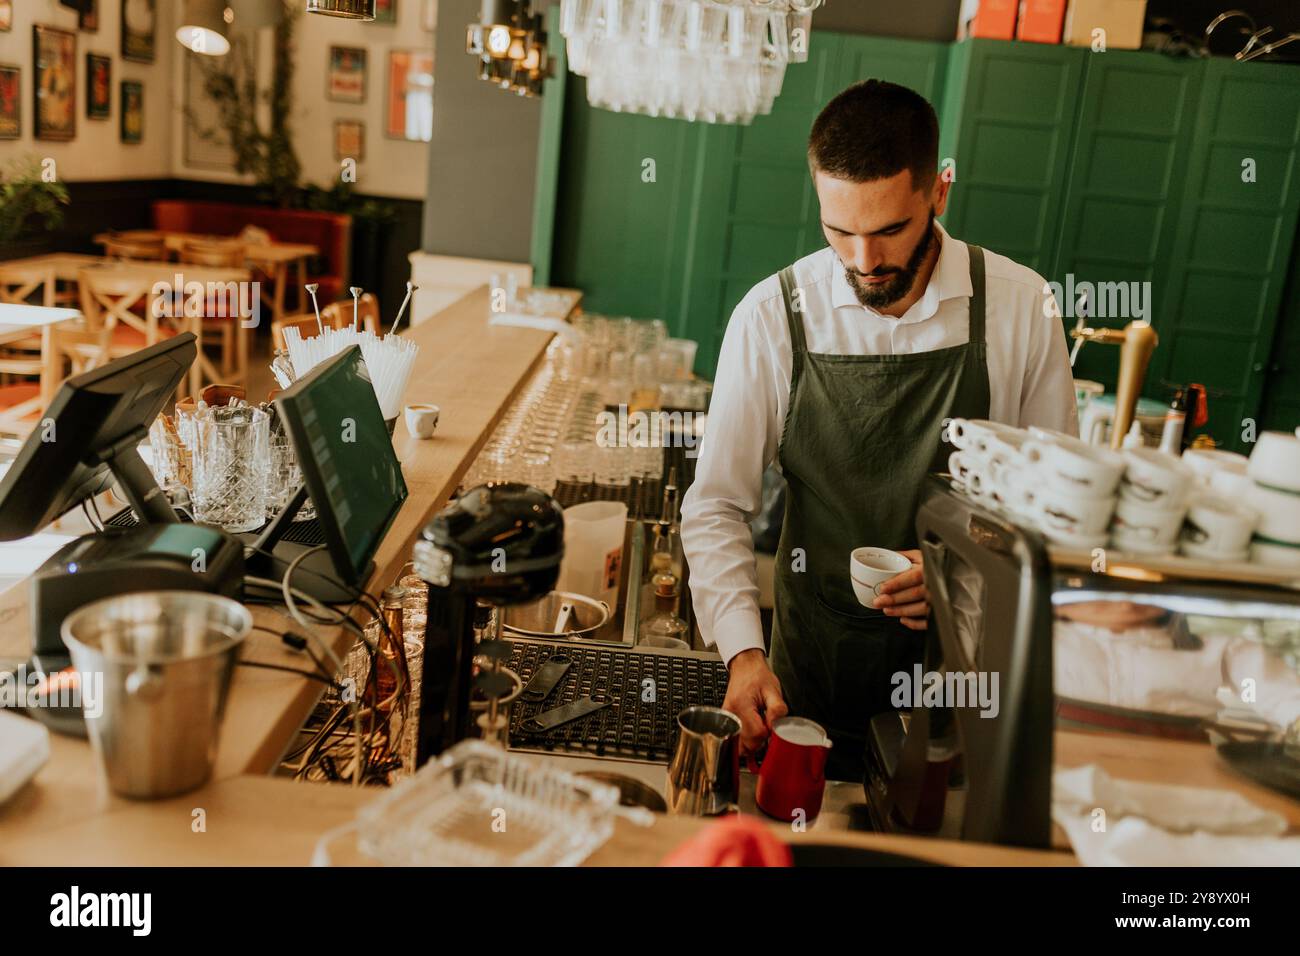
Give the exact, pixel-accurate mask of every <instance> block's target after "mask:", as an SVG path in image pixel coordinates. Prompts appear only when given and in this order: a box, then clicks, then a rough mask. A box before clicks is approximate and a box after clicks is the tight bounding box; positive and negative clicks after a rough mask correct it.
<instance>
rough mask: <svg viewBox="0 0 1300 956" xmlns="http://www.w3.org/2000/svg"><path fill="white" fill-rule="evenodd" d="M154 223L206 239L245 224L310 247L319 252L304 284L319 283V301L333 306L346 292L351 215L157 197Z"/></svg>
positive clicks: (234, 231) (231, 232)
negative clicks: (193, 233) (308, 244)
mask: <svg viewBox="0 0 1300 956" xmlns="http://www.w3.org/2000/svg"><path fill="white" fill-rule="evenodd" d="M153 225H154V228H155V229H159V230H163V231H166V232H196V233H201V234H203V235H209V236H234V235H238V234H239V232H240V231H241V230H242V229H243V228H244V227H245V226H257V227H258V228H259V229H265V230H266V231H267V232H268V233H270V234H271V238H272V239H274V240H276V241H277V242H305V243H310V244H311V245H313V246H315V247H316V248H318V249H319V250H320V255H319V256H318V257H316V258H315V259H312V260H308V264H307V278H308V281H309V282H318V283H320V292H319V293H317V295H318V297H319V300H320V301H321V302H333V301H334V300H335V299H340V298H342V297H343V295H344V293H345V292H346V291H347V285H348V282H347V278H348V260H349V257H350V256H351V252H352V217H351V216H349V215H346V214H344V213H334V212H312V211H309V210H303V209H276V208H274V207H272V206H235V205H231V204H229V203H223V202H205V201H202V200H193V199H160V200H158V201H157V202H155V203H154V204H153Z"/></svg>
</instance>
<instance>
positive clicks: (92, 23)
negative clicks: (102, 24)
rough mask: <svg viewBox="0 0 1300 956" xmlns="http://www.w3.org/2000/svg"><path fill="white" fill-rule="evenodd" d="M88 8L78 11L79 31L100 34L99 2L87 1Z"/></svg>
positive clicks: (97, 0)
mask: <svg viewBox="0 0 1300 956" xmlns="http://www.w3.org/2000/svg"><path fill="white" fill-rule="evenodd" d="M86 2H87V4H88V6H87V7H86V9H84V10H79V11H77V29H78V30H83V31H85V32H86V33H98V32H99V0H86Z"/></svg>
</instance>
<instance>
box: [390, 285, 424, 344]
mask: <svg viewBox="0 0 1300 956" xmlns="http://www.w3.org/2000/svg"><path fill="white" fill-rule="evenodd" d="M418 288H420V287H419V286H418V285H411V283H409V282H408V283H406V298H405V299H403V300H402V307H401V308H400V309H398V310H397V318H396V319H394V320H393V326H392V328H390V329H389V330H388V334H389V335H392V334H394V333H395V332H396V331H397V326H398V325H399V324H401V321H402V316H403V315H405V314H406V304H407V303H408V302H410V301H411V293H412V292H414V291H415V290H416V289H418Z"/></svg>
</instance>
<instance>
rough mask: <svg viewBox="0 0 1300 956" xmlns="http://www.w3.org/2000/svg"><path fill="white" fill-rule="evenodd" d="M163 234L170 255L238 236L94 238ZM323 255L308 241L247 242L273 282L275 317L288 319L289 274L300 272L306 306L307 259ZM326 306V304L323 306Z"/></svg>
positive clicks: (247, 251) (301, 302) (252, 260)
mask: <svg viewBox="0 0 1300 956" xmlns="http://www.w3.org/2000/svg"><path fill="white" fill-rule="evenodd" d="M156 235H161V236H162V237H163V245H165V246H166V247H167V249H168V251H170V252H175V253H178V254H179V253H180V251H181V250H182V249H183V248H184V247H185V245H186V244H187V243H191V242H230V241H232V240H236V239H238V238H239V237H238V236H211V235H205V234H203V233H198V232H172V231H169V230H161V231H159V230H155V229H129V230H127V231H126V232H116V233H101V234H100V235H97V236H95V237H94V239H95V242H96V243H98V244H99V245H101V246H102V245H106V244H107V243H108V241H109V240H110V239H126V240H130V239H132V238H136V239H141V238H144V237H147V236H148V237H151V236H156ZM316 255H320V248H319V247H317V246H314V245H312V244H311V243H307V242H270V243H255V242H254V243H245V244H244V260H245V261H246V262H247V263H248V264H249V265H251V266H253V267H255V268H257V269H259V270H260V271H262V272H265V273H266V274H267V276H269V277H270V279H271V282H272V289H271V295H270V296H269V297H265V298H267V304H268V305H270V307H271V317H272V318H274V319H279V318H282V317H283V316H284V290H285V287H286V286H287V285H288V284H289V274H290V272H292V271H297V273H298V282H297V288H298V293H297V303H298V308H299V311H301V310H302V309H304V308H305V307H306V305H305V299H304V298H303V296H304V294H305V293H304V292H303V288H302V287H303V285H304V284H305V283H306V282H307V260H308V259H310V258H311V257H312V256H316ZM325 304H326V303H324V302H322V303H321V305H325Z"/></svg>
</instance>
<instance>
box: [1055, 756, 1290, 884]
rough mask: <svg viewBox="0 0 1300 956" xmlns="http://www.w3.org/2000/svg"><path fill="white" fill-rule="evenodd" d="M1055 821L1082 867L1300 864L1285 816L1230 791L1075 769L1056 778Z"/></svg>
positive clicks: (1094, 768) (1098, 770)
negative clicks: (1067, 839)
mask: <svg viewBox="0 0 1300 956" xmlns="http://www.w3.org/2000/svg"><path fill="white" fill-rule="evenodd" d="M1052 819H1053V820H1054V821H1056V822H1057V823H1058V824H1060V825H1061V828H1062V829H1064V830H1065V832H1066V834H1067V835H1068V836H1069V838H1070V845H1071V846H1072V847H1073V848H1074V852H1075V854H1076V855H1077V856H1078V857H1079V860H1080V862H1082V863H1083V864H1084V865H1085V866H1300V837H1283V836H1281V834H1282V833H1284V832H1285V831H1286V827H1287V824H1286V819H1285V818H1284V817H1282V816H1281V815H1280V814H1277V813H1273V812H1271V811H1268V810H1263V809H1261V808H1259V807H1257V806H1255V805H1254V804H1253V803H1251V802H1250V801H1249V800H1247V799H1246V798H1245V797H1243V796H1241V794H1239V793H1236V792H1234V791H1231V790H1209V789H1205V788H1200V787H1181V786H1173V785H1169V784H1159V783H1141V782H1137V781H1132V780H1116V779H1114V778H1112V777H1111V776H1110V775H1109V774H1107V773H1106V772H1105V771H1104V770H1102V769H1101V768H1100V767H1098V766H1095V765H1089V766H1085V767H1075V768H1072V769H1070V770H1058V771H1057V772H1056V773H1055V774H1054V775H1053V777H1052Z"/></svg>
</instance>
